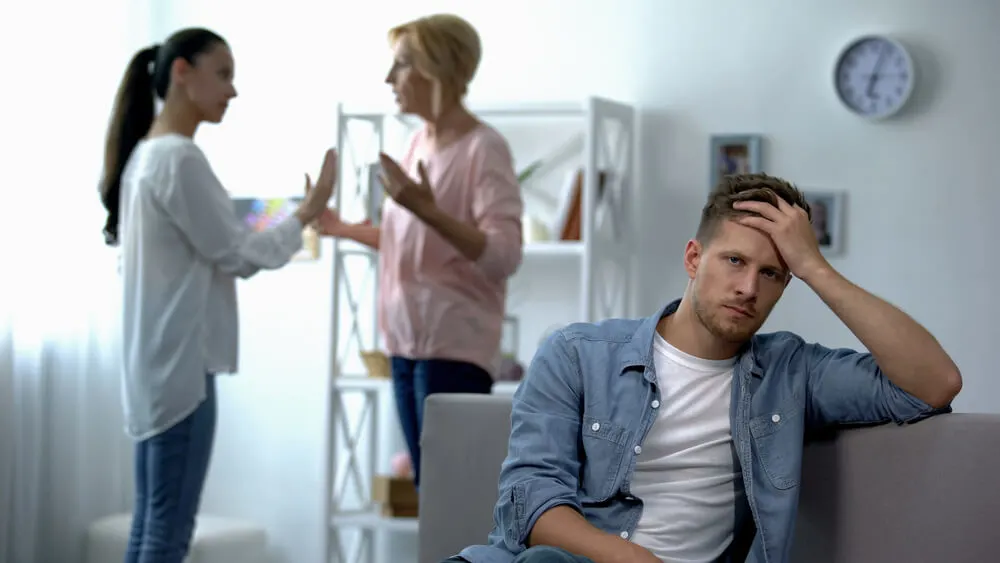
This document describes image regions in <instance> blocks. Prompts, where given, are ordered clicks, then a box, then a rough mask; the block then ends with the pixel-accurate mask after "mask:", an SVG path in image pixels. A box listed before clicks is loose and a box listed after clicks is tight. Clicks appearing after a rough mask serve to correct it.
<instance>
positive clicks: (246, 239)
mask: <svg viewBox="0 0 1000 563" xmlns="http://www.w3.org/2000/svg"><path fill="white" fill-rule="evenodd" d="M120 202H121V209H120V225H119V240H120V244H121V275H122V282H123V287H124V291H123V295H122V299H123V303H122V314H123V319H122V330H123V335H122V352H123V386H122V400H123V403H124V407H125V417H126V432H127V433H128V434H129V435H130V436H132V437H133V438H136V439H139V440H141V439H145V438H148V437H150V436H153V435H156V434H158V433H160V432H162V431H164V430H166V429H168V428H170V427H171V426H172V425H174V424H176V423H177V422H179V421H181V420H183V419H184V417H186V416H187V415H189V414H190V413H191V412H193V411H194V410H195V408H197V406H198V405H199V404H200V403H201V401H202V400H203V399H204V398H205V375H206V374H207V373H234V372H236V371H237V369H238V363H237V357H238V344H237V343H238V318H237V307H236V283H235V277H236V276H239V277H244V278H245V277H249V276H251V275H253V274H255V273H256V272H258V271H259V270H260V269H264V268H266V269H271V268H278V267H281V266H283V265H284V264H286V263H287V262H288V261H289V260H290V259H291V257H292V256H293V255H294V254H295V253H296V252H297V251H298V250H299V249H300V248H301V247H302V225H301V223H300V222H299V220H298V219H297V218H295V217H294V216H292V217H290V218H288V219H286V220H285V221H283V222H282V223H281V224H279V225H278V226H276V227H275V228H273V229H271V230H268V231H264V232H260V233H255V232H253V231H251V230H250V229H248V228H246V227H245V226H244V225H243V224H242V223H241V222H240V220H239V219H238V218H237V217H236V214H235V212H234V209H233V203H232V200H231V199H230V197H229V194H228V193H227V192H226V190H225V189H224V188H223V186H222V184H221V183H220V182H219V180H218V178H216V176H215V174H214V173H213V172H212V168H211V166H210V165H209V163H208V160H207V159H206V158H205V155H204V154H203V153H202V151H201V149H199V148H198V146H197V145H195V144H194V141H192V140H191V139H190V138H188V137H184V136H181V135H166V136H162V137H156V138H154V139H148V140H144V141H141V142H140V143H139V144H138V146H136V148H135V151H134V152H133V153H132V156H131V158H130V159H129V161H128V163H127V165H126V167H125V171H124V173H123V174H122V183H121V199H120Z"/></svg>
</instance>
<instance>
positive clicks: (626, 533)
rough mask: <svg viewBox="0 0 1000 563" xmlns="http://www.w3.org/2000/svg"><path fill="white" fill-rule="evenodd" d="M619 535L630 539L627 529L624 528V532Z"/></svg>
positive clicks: (624, 538)
mask: <svg viewBox="0 0 1000 563" xmlns="http://www.w3.org/2000/svg"><path fill="white" fill-rule="evenodd" d="M618 535H619V536H621V537H622V539H623V540H627V539H628V531H626V530H622V533H620V534H618Z"/></svg>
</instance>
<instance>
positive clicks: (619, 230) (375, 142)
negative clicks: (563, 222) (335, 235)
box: [325, 97, 636, 563]
mask: <svg viewBox="0 0 1000 563" xmlns="http://www.w3.org/2000/svg"><path fill="white" fill-rule="evenodd" d="M472 111H473V112H474V113H475V114H476V115H477V116H479V117H480V118H481V119H483V120H484V121H486V122H488V123H490V124H491V125H492V126H494V127H496V128H497V129H498V130H499V131H500V132H501V133H502V134H504V136H505V137H506V138H507V140H508V142H509V143H510V145H511V149H512V151H513V153H514V158H515V162H516V164H517V166H518V167H519V168H523V167H524V166H525V165H527V163H529V162H533V161H534V160H535V159H537V158H540V155H539V154H538V152H539V151H540V150H542V151H543V150H544V149H542V148H541V147H542V146H543V145H546V144H547V145H550V146H551V145H552V144H553V143H556V144H558V143H559V142H560V139H559V137H565V134H567V133H573V134H576V135H579V134H580V133H582V134H583V139H584V142H583V151H582V154H580V155H579V159H578V161H576V162H570V163H568V164H567V166H569V167H570V168H571V169H574V170H575V169H579V168H582V169H583V171H584V184H583V196H584V197H583V205H582V216H581V219H582V225H581V241H577V242H533V243H529V244H526V245H525V248H524V260H523V263H522V266H521V269H520V270H519V272H518V273H517V274H516V275H515V276H514V277H513V278H512V279H511V281H510V284H509V297H508V301H509V303H508V309H509V310H510V313H511V314H513V315H514V316H517V317H518V318H520V319H521V320H522V322H521V323H520V327H519V333H520V335H521V338H520V340H521V341H520V342H519V343H518V356H519V359H520V361H521V362H522V363H523V364H524V365H525V367H527V364H528V361H529V360H530V357H531V355H532V354H533V353H534V347H535V345H536V344H537V342H538V340H539V339H540V338H541V336H542V333H543V332H545V331H546V330H547V329H549V328H551V327H552V326H556V325H562V324H566V323H569V322H573V321H594V320H599V319H602V318H608V317H617V316H627V315H629V314H630V313H631V308H632V282H633V280H632V275H631V272H632V271H633V260H634V256H633V253H634V249H635V245H634V244H633V243H634V236H635V235H634V233H633V231H632V229H631V225H632V224H633V221H632V220H631V215H632V212H631V209H632V207H631V206H632V200H633V197H634V196H633V193H634V190H635V183H634V173H633V171H634V169H635V166H634V155H635V142H636V141H635V139H636V119H635V110H634V109H633V108H632V107H631V106H628V105H625V104H622V103H618V102H614V101H611V100H606V99H601V98H596V97H591V98H587V99H585V100H583V101H581V102H579V103H568V104H530V105H525V104H518V105H504V106H492V107H490V106H476V105H473V107H472ZM337 125H338V147H339V154H340V159H339V167H340V170H339V183H338V187H337V192H336V196H335V197H336V205H337V207H338V209H339V210H340V212H341V215H342V217H343V218H344V220H347V221H358V220H363V219H365V218H373V219H374V220H375V221H377V220H378V214H377V209H378V208H379V206H380V202H381V196H382V190H381V188H380V187H379V186H378V185H377V184H376V183H375V181H374V177H373V173H372V170H373V166H377V162H378V153H379V152H380V151H383V150H384V151H385V152H387V153H389V154H399V153H400V152H401V150H402V147H403V143H404V141H405V140H406V138H407V137H408V136H409V134H410V133H412V131H413V130H414V126H416V125H417V122H416V121H414V120H411V119H409V118H406V117H403V116H399V115H398V114H396V113H395V112H392V111H381V110H380V109H374V110H372V109H365V108H351V107H348V106H340V107H339V108H338V124H337ZM560 133H562V135H561V134H560ZM553 137H556V138H553ZM598 172H603V173H604V174H605V178H606V179H605V185H604V190H603V195H602V197H600V198H598V192H599V189H598V185H597V184H598V182H597V178H598ZM558 182H559V180H557V183H558ZM370 188H373V189H370ZM553 195H555V194H553ZM332 244H333V251H332V255H333V260H332V262H333V269H334V270H333V298H332V328H333V330H332V342H331V362H330V365H331V374H330V378H331V379H330V389H331V404H330V420H329V425H328V440H327V443H328V446H327V447H328V467H327V478H326V490H325V494H326V510H327V518H326V519H325V521H326V522H327V523H328V528H327V532H328V533H327V542H326V553H327V561H328V563H332V562H341V561H343V562H348V561H354V562H361V561H366V562H367V561H376V562H377V561H381V560H384V558H383V557H381V556H380V555H381V554H380V553H379V552H380V547H381V545H380V544H382V543H384V542H381V541H377V540H378V539H379V535H380V534H387V533H409V534H414V533H415V532H416V531H417V529H418V520H417V519H416V518H390V517H384V516H382V515H381V514H380V513H379V512H378V509H377V507H376V506H374V505H373V503H372V502H371V481H372V476H373V475H375V474H377V473H380V472H384V471H386V470H387V469H388V458H389V456H390V455H391V451H392V448H391V445H390V444H386V443H385V442H386V441H385V440H384V434H385V433H384V432H383V430H384V429H383V428H381V426H382V423H385V422H386V421H389V422H390V423H391V424H398V423H397V422H396V419H395V412H387V411H388V410H391V409H389V408H388V407H390V406H392V405H393V403H392V387H391V382H390V381H388V380H383V379H372V378H368V377H366V371H365V368H364V365H363V363H362V361H361V359H360V355H359V352H360V351H362V350H370V349H376V348H378V347H379V344H380V337H379V333H378V327H377V322H376V316H375V305H376V301H375V300H376V294H377V280H378V276H377V270H378V260H377V255H376V254H375V253H374V252H373V251H371V250H369V249H367V248H365V247H362V246H359V245H357V244H355V243H353V242H351V241H342V240H335V241H333V243H332ZM546 284H548V285H547V287H546ZM571 287H577V288H578V289H577V290H576V291H575V292H574V291H572V290H571V289H570V288H571ZM574 293H576V296H575V298H574V295H573V294H574ZM546 305H551V306H552V307H553V309H552V310H553V311H554V310H555V309H559V308H560V306H561V311H555V312H549V313H547V312H546V307H545V306H546ZM519 313H523V315H522V314H519ZM524 319H529V320H531V322H527V323H525V322H523V321H524ZM516 386H517V385H516V383H498V384H497V385H496V387H495V388H494V392H496V393H504V394H510V393H513V391H514V390H515V388H516ZM382 417H384V419H385V420H382V419H381V418H382ZM486 532H487V531H486V530H484V539H485V534H486ZM348 535H354V538H353V542H348V541H346V539H345V538H346V536H348ZM349 543H350V544H352V545H350V546H349V545H348V544H349ZM348 547H350V549H348Z"/></svg>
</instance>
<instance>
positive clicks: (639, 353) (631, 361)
mask: <svg viewBox="0 0 1000 563" xmlns="http://www.w3.org/2000/svg"><path fill="white" fill-rule="evenodd" d="M680 304H681V300H680V299H675V300H673V301H671V302H670V303H667V304H666V305H665V306H663V307H661V308H660V310H659V311H658V312H657V313H656V314H655V315H651V316H648V317H646V318H645V319H643V320H642V322H641V323H640V324H639V328H638V329H636V331H635V333H634V334H633V335H632V338H631V339H630V341H629V344H630V347H629V350H628V352H627V353H625V354H623V355H622V365H621V374H622V375H624V374H625V373H627V372H629V371H631V370H632V368H638V367H642V368H648V370H647V371H646V372H645V373H646V377H647V379H649V378H650V375H649V374H650V372H651V371H652V370H654V366H653V337H654V335H655V334H656V325H657V324H659V322H660V319H662V318H663V317H666V316H669V315H672V314H674V313H676V312H677V308H678V307H680ZM737 363H738V364H739V365H740V367H741V369H742V370H744V371H747V372H749V373H750V374H751V375H753V376H754V377H763V374H764V370H763V369H762V368H761V365H760V361H759V358H758V357H757V354H756V346H755V345H754V339H752V338H751V339H750V341H749V342H747V343H746V344H745V345H744V346H743V348H742V349H741V350H740V354H739V360H738V361H737Z"/></svg>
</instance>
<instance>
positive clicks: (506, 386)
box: [492, 381, 521, 395]
mask: <svg viewBox="0 0 1000 563" xmlns="http://www.w3.org/2000/svg"><path fill="white" fill-rule="evenodd" d="M520 385H521V382H520V381H497V382H496V383H494V384H493V390H492V391H493V394H494V395H513V394H514V391H517V388H518V387H520Z"/></svg>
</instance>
